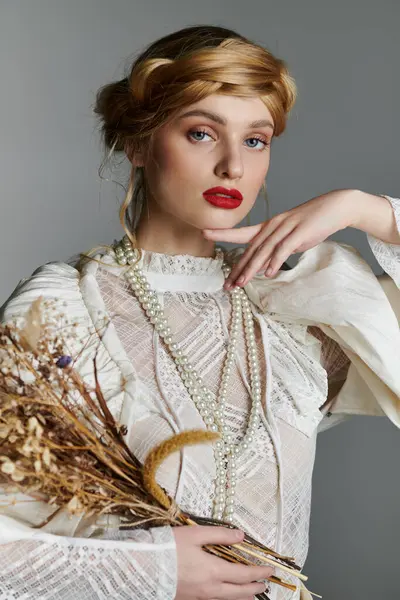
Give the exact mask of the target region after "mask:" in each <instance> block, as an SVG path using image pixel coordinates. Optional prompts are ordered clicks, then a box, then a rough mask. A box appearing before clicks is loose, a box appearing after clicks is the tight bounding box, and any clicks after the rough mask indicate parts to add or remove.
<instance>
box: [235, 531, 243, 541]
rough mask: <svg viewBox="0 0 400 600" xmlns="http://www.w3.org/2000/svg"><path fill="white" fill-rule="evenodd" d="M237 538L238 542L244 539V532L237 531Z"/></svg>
mask: <svg viewBox="0 0 400 600" xmlns="http://www.w3.org/2000/svg"><path fill="white" fill-rule="evenodd" d="M235 537H236V538H237V539H238V540H241V539H242V538H243V537H244V531H241V530H240V529H239V530H238V531H235Z"/></svg>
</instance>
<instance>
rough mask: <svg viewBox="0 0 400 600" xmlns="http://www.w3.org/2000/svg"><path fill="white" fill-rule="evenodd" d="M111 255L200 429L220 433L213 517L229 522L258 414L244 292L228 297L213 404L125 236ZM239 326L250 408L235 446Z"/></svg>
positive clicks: (248, 307)
mask: <svg viewBox="0 0 400 600" xmlns="http://www.w3.org/2000/svg"><path fill="white" fill-rule="evenodd" d="M114 251H115V256H116V259H117V261H118V263H119V264H120V265H130V266H129V268H128V269H127V270H126V272H125V278H126V279H127V281H128V282H129V284H130V287H131V289H132V291H133V293H134V294H135V296H136V297H137V299H138V301H139V302H140V304H141V306H142V308H143V310H144V311H145V313H146V315H147V317H148V318H149V321H150V322H151V323H152V324H153V325H154V328H155V329H156V331H157V332H158V334H159V336H160V337H161V338H162V339H163V341H164V343H165V345H166V347H167V348H168V350H169V352H170V354H171V356H172V358H173V360H174V362H175V365H176V367H177V369H178V372H179V375H180V377H181V380H182V382H183V384H184V385H185V387H186V389H187V391H188V393H189V395H190V397H191V399H192V400H193V402H194V403H195V405H196V407H197V409H198V411H199V413H200V414H201V416H202V418H203V421H204V423H205V425H206V426H207V428H208V429H209V430H210V431H214V432H220V433H221V439H220V440H217V441H216V442H215V447H214V455H215V461H216V480H215V495H214V507H213V517H214V518H215V519H220V520H222V519H223V520H225V521H229V522H233V520H234V518H233V514H234V498H235V491H236V489H235V488H236V480H237V473H236V466H237V465H236V459H237V457H238V455H239V454H240V452H241V450H246V449H247V448H248V447H249V444H251V443H252V442H253V439H254V434H255V431H256V428H257V426H258V423H259V420H260V411H261V381H260V369H259V364H258V360H257V346H256V341H255V333H254V322H253V314H252V310H251V304H250V302H249V300H248V298H247V295H246V292H245V291H244V290H243V289H241V288H234V289H233V290H232V291H231V292H230V296H231V301H232V315H231V322H230V332H229V333H230V335H229V342H228V348H227V354H226V359H225V364H224V367H223V371H222V379H221V384H220V387H219V390H218V393H217V402H216V401H215V400H213V395H212V393H211V392H210V391H209V390H208V389H207V387H206V386H205V385H204V382H203V381H202V379H201V377H199V376H198V374H197V373H196V371H195V370H194V367H193V365H191V364H190V363H189V361H188V358H187V357H186V356H185V355H184V354H183V352H182V350H181V349H180V348H179V345H178V344H177V343H176V342H174V338H173V335H172V332H171V328H170V327H169V325H168V321H167V319H166V318H165V314H164V311H163V310H162V308H161V305H160V304H159V302H158V298H157V293H156V292H154V291H152V290H151V289H150V285H149V283H148V281H147V280H146V277H145V276H144V275H143V271H142V270H141V269H140V268H139V267H138V265H137V263H138V261H139V259H140V256H141V253H140V252H139V251H138V250H137V249H136V248H134V247H133V246H132V243H131V241H130V239H129V238H128V236H124V238H123V239H122V241H121V242H118V243H117V244H116V245H115V246H114ZM217 255H218V256H219V257H221V256H222V257H223V253H222V251H221V250H220V249H217ZM222 268H223V271H224V275H225V277H227V276H228V274H229V272H230V267H229V266H228V265H227V264H226V263H223V265H222ZM241 321H243V325H244V330H245V340H246V351H247V358H248V362H249V368H250V383H251V386H250V387H251V399H252V407H251V411H250V416H249V420H248V424H247V429H246V432H245V434H244V436H243V438H242V439H241V440H240V441H239V442H238V443H236V444H235V443H233V436H232V434H231V433H230V429H229V427H228V425H226V420H225V404H226V398H227V390H228V382H229V377H230V376H231V374H232V370H233V366H234V363H235V356H236V349H237V342H238V335H239V326H240V323H241Z"/></svg>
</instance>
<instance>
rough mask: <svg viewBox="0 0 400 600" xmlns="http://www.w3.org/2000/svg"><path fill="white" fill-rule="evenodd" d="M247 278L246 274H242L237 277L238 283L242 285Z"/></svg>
mask: <svg viewBox="0 0 400 600" xmlns="http://www.w3.org/2000/svg"><path fill="white" fill-rule="evenodd" d="M245 279H246V278H245V276H244V275H241V276H240V277H239V279H237V280H236V283H238V284H239V285H242V283H244V280H245Z"/></svg>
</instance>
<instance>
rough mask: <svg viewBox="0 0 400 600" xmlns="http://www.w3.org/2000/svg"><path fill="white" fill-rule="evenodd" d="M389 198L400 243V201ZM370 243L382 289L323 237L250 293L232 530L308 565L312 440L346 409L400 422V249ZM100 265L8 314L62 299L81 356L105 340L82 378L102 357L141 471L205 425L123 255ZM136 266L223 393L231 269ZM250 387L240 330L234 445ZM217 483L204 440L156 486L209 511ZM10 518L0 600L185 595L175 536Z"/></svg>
mask: <svg viewBox="0 0 400 600" xmlns="http://www.w3.org/2000/svg"><path fill="white" fill-rule="evenodd" d="M386 198H387V199H388V201H389V202H390V203H391V205H392V207H393V210H394V213H395V216H396V222H397V225H398V230H399V232H400V200H399V199H394V198H390V197H388V196H386ZM368 240H369V243H370V246H371V249H372V251H373V252H374V254H375V256H376V258H377V260H378V262H379V263H380V265H381V266H382V268H383V269H384V270H385V272H386V275H384V276H382V277H381V278H377V277H376V276H375V275H374V274H373V272H372V270H371V268H370V267H369V266H368V264H367V263H366V262H365V261H364V260H363V259H362V258H361V256H360V255H359V253H358V252H357V251H356V250H355V249H354V248H352V247H351V246H348V245H346V244H338V243H335V242H332V241H326V242H323V243H322V244H319V245H318V246H316V247H314V248H312V249H310V250H308V251H306V252H304V253H303V254H302V255H301V257H300V259H299V261H298V264H297V265H296V266H295V267H294V268H293V269H291V270H289V271H280V272H279V273H278V274H277V275H276V276H275V277H274V278H272V279H267V278H265V277H261V276H257V277H255V278H254V279H253V280H252V281H251V282H250V283H249V284H248V285H247V286H246V290H247V293H248V295H249V298H250V299H251V301H252V303H253V313H254V318H255V323H256V336H257V346H258V357H259V362H260V365H261V372H262V380H263V414H262V421H261V423H260V425H259V427H258V430H257V433H256V436H255V440H254V442H253V444H252V445H251V447H250V448H248V449H247V450H245V451H243V453H242V454H241V455H240V456H239V457H238V461H237V463H238V467H237V474H238V483H237V492H236V499H235V522H236V523H237V524H238V525H239V526H240V527H242V528H243V529H245V530H246V531H247V532H248V533H249V534H250V535H252V536H253V537H255V538H257V539H259V540H260V541H261V542H262V543H264V544H266V545H268V546H271V547H273V548H275V549H276V550H278V551H279V552H281V553H284V554H286V555H290V556H293V557H294V558H295V560H296V562H297V564H299V565H301V566H302V565H303V564H304V562H305V559H306V556H307V550H308V531H309V518H310V505H311V478H312V471H313V465H314V456H315V447H316V436H317V433H318V432H319V431H322V430H324V429H326V428H328V427H330V426H332V425H334V424H336V423H338V422H340V421H341V420H343V419H346V418H348V417H349V415H351V414H367V415H385V414H386V415H387V416H388V417H389V418H390V419H391V420H392V421H393V423H395V424H396V425H397V426H398V427H400V402H399V400H400V373H399V369H398V357H399V355H400V331H399V324H398V323H399V319H400V292H399V289H398V288H400V245H393V244H386V243H383V242H381V241H380V240H377V239H376V238H374V237H373V236H368ZM96 258H97V259H98V261H99V262H95V261H93V262H90V263H88V264H87V265H86V266H85V267H84V268H83V269H82V270H81V271H80V272H79V271H77V270H76V269H75V268H74V267H73V266H70V265H68V264H65V263H49V264H47V265H44V266H43V267H40V268H39V269H37V270H36V271H35V273H34V274H33V275H32V276H31V277H30V278H28V279H26V280H22V281H21V282H20V283H19V285H18V286H17V288H16V290H15V291H14V293H13V294H12V296H11V297H10V298H9V300H8V301H7V302H6V304H5V305H4V306H3V308H2V315H1V318H2V320H4V321H8V320H10V319H11V318H14V317H16V318H19V317H22V316H23V315H24V314H25V312H26V311H27V310H28V308H29V306H30V304H31V303H32V301H33V300H35V299H36V298H37V297H38V296H40V295H42V296H45V297H46V298H56V299H57V300H58V301H60V303H62V302H66V307H64V311H65V312H66V313H67V314H68V316H69V317H71V321H74V320H75V321H76V320H77V321H79V323H80V327H79V331H80V333H81V338H80V340H77V341H75V342H74V348H73V349H74V350H75V351H76V353H78V351H79V350H81V348H82V345H83V344H84V342H85V340H87V330H88V329H89V330H90V331H91V332H93V334H94V335H97V337H95V342H94V343H93V344H91V345H89V347H87V348H86V349H85V351H84V352H82V354H81V357H80V359H79V361H78V363H77V368H78V369H79V370H80V372H81V374H82V375H83V376H84V377H85V379H86V380H87V381H88V382H89V383H90V382H93V370H92V361H91V359H92V358H93V353H94V352H95V351H96V353H97V358H98V363H99V377H100V385H101V387H102V390H103V393H104V395H105V398H106V400H107V402H108V406H109V408H110V410H111V412H112V413H113V415H114V416H115V418H116V419H117V420H118V421H120V422H121V423H124V424H125V425H126V426H127V430H128V433H127V435H126V437H125V439H126V442H127V443H128V445H129V446H130V448H131V449H132V450H133V452H134V453H135V455H136V456H137V457H138V458H139V459H140V460H144V458H145V457H146V455H147V453H148V452H149V451H150V449H151V448H153V447H154V446H155V445H156V444H157V443H158V442H160V441H161V440H164V439H165V438H167V437H169V436H171V435H173V434H174V433H178V432H180V431H183V430H185V429H194V428H197V429H205V424H204V422H203V420H202V418H201V415H200V414H199V413H198V411H197V408H196V407H195V405H194V404H193V402H192V400H191V399H190V397H189V396H188V394H187V391H186V389H185V387H184V385H183V384H182V382H181V380H180V377H179V375H178V372H177V370H176V367H175V364H174V362H173V360H172V359H171V357H170V356H169V354H168V352H167V351H166V349H165V347H164V345H163V343H162V342H161V341H160V339H159V337H158V335H157V334H156V332H155V331H154V329H153V327H152V325H151V324H150V323H149V321H148V319H147V318H146V316H145V315H144V313H143V310H142V308H141V307H140V304H139V303H138V301H137V300H136V298H135V296H134V295H133V293H132V292H131V290H130V289H129V286H128V285H127V283H126V281H125V279H124V277H123V271H124V269H125V268H124V267H120V266H119V265H118V264H117V263H116V261H115V258H114V256H113V254H112V253H107V254H104V255H101V256H100V255H99V256H97V257H96ZM141 267H142V269H143V271H144V273H145V275H146V277H147V279H148V281H149V283H150V286H151V288H152V289H153V290H155V291H156V292H157V293H158V297H159V300H160V303H161V304H162V306H163V308H164V311H165V312H166V315H167V317H168V320H169V323H170V325H171V328H172V331H173V334H174V337H175V340H176V341H178V343H179V344H180V345H181V346H182V349H183V351H184V353H185V354H186V355H187V356H188V357H189V360H190V362H191V363H192V364H195V365H196V370H197V372H198V374H199V375H200V376H201V377H202V379H203V380H204V381H205V382H206V385H207V386H208V388H209V390H210V391H211V393H212V394H213V395H215V394H216V392H217V390H218V386H219V382H220V379H221V372H222V366H223V362H224V359H225V353H226V347H227V341H228V327H229V319H230V311H231V304H230V300H229V294H228V293H227V292H225V291H224V290H223V288H222V286H223V282H224V277H223V273H222V268H221V267H222V262H221V260H220V259H212V258H199V257H193V256H187V255H185V256H167V255H163V254H158V253H153V252H144V253H143V257H142V265H141ZM104 316H106V318H107V319H108V320H109V321H110V322H109V325H108V326H107V328H106V329H105V331H104V332H103V335H102V336H101V339H100V337H99V336H98V334H96V333H95V332H96V326H98V324H99V323H100V322H102V321H101V319H102V318H103V317H104ZM122 380H124V382H125V383H124V385H122ZM248 391H249V372H248V365H247V364H246V358H245V352H244V341H243V332H241V336H240V343H239V347H238V352H237V360H236V368H235V370H234V374H233V376H232V378H231V380H230V389H229V390H228V400H227V404H226V408H227V414H226V422H227V424H228V425H229V426H230V427H231V430H232V433H233V435H234V436H236V437H237V438H240V437H241V436H242V435H243V431H244V429H245V426H246V423H247V416H248V414H249V408H250V400H249V393H248ZM214 477H215V464H214V458H213V449H212V446H207V445H197V446H192V447H188V448H185V449H183V450H182V451H181V452H180V453H176V454H174V455H172V456H170V457H169V458H168V459H167V460H166V461H165V462H164V464H163V465H162V466H161V468H160V469H159V471H158V474H157V481H158V482H159V483H160V484H161V485H162V486H163V487H164V488H165V489H166V490H167V492H168V493H169V494H170V495H171V496H173V497H174V498H175V499H176V501H177V502H178V504H179V505H180V506H181V507H182V508H183V509H185V510H188V511H191V512H193V513H196V514H198V515H203V516H211V512H212V503H213V493H214V484H213V480H214ZM19 498H23V497H22V495H21V496H20V497H19ZM3 501H4V502H6V501H7V497H6V496H5V497H3ZM27 506H28V507H29V509H27ZM0 512H1V513H2V514H0V542H1V544H0V600H14V599H16V598H18V599H21V598H29V599H32V600H34V599H36V598H42V599H46V600H47V599H49V600H50V598H51V599H52V600H69V599H70V598H71V599H72V598H79V599H81V600H97V599H103V598H104V599H105V598H108V597H113V598H114V599H126V600H128V599H132V598H135V599H138V600H150V599H151V600H155V599H160V600H161V599H163V600H173V598H174V597H175V593H176V581H177V561H176V547H175V542H174V537H173V533H172V529H171V528H170V527H160V528H152V529H150V530H149V531H144V530H138V531H128V532H119V531H118V529H117V526H118V523H117V519H111V518H106V517H103V518H102V519H98V520H97V521H94V520H93V519H92V520H91V521H90V522H89V521H88V520H85V519H83V518H80V517H74V518H72V519H68V518H67V517H66V516H65V514H63V513H61V514H60V515H59V516H58V518H57V519H56V520H54V521H53V522H51V523H50V524H49V525H48V526H46V527H45V528H44V529H33V528H32V525H34V524H35V523H39V522H41V521H42V520H43V519H44V518H45V516H47V515H48V514H49V513H48V507H47V506H46V505H45V504H43V503H40V502H31V503H30V504H29V505H26V504H25V505H23V504H22V505H18V504H17V505H15V506H12V507H10V506H7V507H6V506H4V507H3V509H0ZM277 574H278V575H281V576H282V577H283V578H284V579H289V580H290V577H289V578H288V577H287V575H286V574H283V573H280V572H277ZM294 583H296V581H295V580H294ZM311 588H312V585H311ZM316 591H317V590H316ZM271 598H272V600H289V599H290V600H298V599H299V598H300V592H299V591H298V592H296V593H293V592H291V591H290V590H285V589H284V588H281V587H278V586H276V585H272V594H271Z"/></svg>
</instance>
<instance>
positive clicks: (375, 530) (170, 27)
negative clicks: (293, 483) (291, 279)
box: [0, 0, 400, 600]
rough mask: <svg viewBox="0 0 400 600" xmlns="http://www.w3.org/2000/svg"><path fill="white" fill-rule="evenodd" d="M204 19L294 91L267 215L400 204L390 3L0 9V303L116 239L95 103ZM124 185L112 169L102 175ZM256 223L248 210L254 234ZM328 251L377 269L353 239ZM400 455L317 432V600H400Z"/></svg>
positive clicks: (99, 2) (386, 432) (54, 4)
mask: <svg viewBox="0 0 400 600" xmlns="http://www.w3.org/2000/svg"><path fill="white" fill-rule="evenodd" d="M203 23H209V24H214V25H222V26H225V27H230V28H233V29H237V30H238V31H239V32H240V33H243V34H244V35H247V36H249V37H250V38H252V39H254V40H255V41H258V42H261V43H263V44H264V45H266V46H267V47H268V48H269V49H270V50H271V51H272V52H275V53H276V54H278V56H280V57H282V58H284V59H286V60H287V62H288V64H289V67H290V69H291V72H292V74H293V75H294V77H295V79H296V81H297V84H298V88H299V99H298V102H297V105H296V108H295V110H294V112H293V115H292V117H291V119H290V122H289V127H288V130H287V132H286V133H285V134H284V135H283V136H282V137H281V138H279V139H276V140H275V142H274V144H273V149H272V161H271V167H270V171H269V174H268V180H267V188H268V193H269V198H270V204H271V214H276V213H278V212H282V211H283V210H286V209H288V208H291V207H293V206H295V205H297V204H300V203H302V202H305V201H306V200H309V199H311V198H312V197H314V196H316V195H318V194H322V193H324V192H327V191H329V190H331V189H336V188H347V187H349V188H358V189H363V190H365V191H369V192H372V193H386V194H388V195H392V196H399V194H400V176H399V167H398V164H399V151H398V142H399V138H400V119H399V117H398V104H399V97H400V83H399V76H398V73H399V69H398V63H399V59H400V41H399V35H398V29H399V26H400V3H399V2H398V1H396V0H392V1H391V0H380V1H379V2H378V0H375V2H373V1H367V0H350V1H349V0H347V1H345V0H336V1H335V2H324V1H321V0H303V1H302V2H299V1H296V0H291V1H282V0H280V2H268V1H266V0H262V1H260V0H246V2H240V1H239V0H229V2H227V1H225V2H223V1H220V0H202V2H199V1H194V0H168V2H162V1H161V0H157V1H155V0H153V1H147V2H138V1H136V2H135V1H133V0H129V1H128V0H112V1H111V0H108V1H106V0H68V2H66V1H62V0H35V1H34V2H33V1H28V0H25V1H23V0H0V81H1V94H0V132H1V135H0V178H1V182H2V187H1V196H0V197H1V220H0V235H1V250H2V252H1V257H2V258H1V263H0V269H1V273H0V285H1V288H0V304H1V303H2V302H3V301H4V300H5V299H6V298H7V297H8V295H9V294H10V293H11V291H12V289H13V288H14V287H15V285H16V284H17V282H18V280H19V279H21V278H22V277H26V276H28V275H29V274H30V273H31V272H32V271H33V269H35V268H36V267H37V266H39V265H40V264H43V263H45V262H48V261H51V260H62V259H66V258H67V257H69V256H70V255H72V254H74V253H76V252H79V251H84V250H87V249H89V248H90V247H92V246H95V245H98V244H100V243H103V242H106V243H111V242H112V241H113V240H114V238H118V237H120V235H121V229H120V225H119V220H118V200H120V199H121V198H122V194H123V192H122V190H121V188H120V187H118V186H117V185H115V184H113V183H111V182H109V181H103V182H102V183H101V182H100V179H99V177H98V174H97V169H98V167H99V164H100V162H101V159H102V153H101V148H100V146H99V137H98V133H97V131H96V129H95V125H96V122H95V120H94V118H93V116H92V111H91V105H92V103H93V100H94V95H95V92H96V90H97V88H98V87H99V86H101V85H103V84H105V83H107V82H108V81H109V80H112V79H113V78H116V77H120V76H121V74H122V72H123V68H124V66H125V65H126V64H128V62H129V58H133V57H134V55H135V53H136V52H138V51H139V50H140V49H141V48H142V47H143V46H144V45H145V44H148V43H149V42H151V41H153V40H154V39H156V38H158V37H160V36H162V35H165V34H167V33H169V32H171V31H174V30H176V29H179V28H181V27H185V26H188V25H195V24H203ZM126 173H127V170H126V163H125V164H124V163H123V162H122V164H121V165H120V167H119V168H118V173H114V177H116V176H117V178H118V180H119V181H121V182H124V177H125V175H126ZM106 176H107V177H110V176H111V174H110V173H109V172H108V174H107V173H106ZM263 219H265V206H264V204H263V202H262V200H261V199H260V200H259V203H258V205H257V207H256V209H255V211H253V214H252V222H253V223H254V222H257V221H259V220H263ZM333 239H336V240H337V241H344V242H346V243H350V244H352V245H354V246H355V247H357V248H358V249H359V250H360V251H361V252H362V253H363V255H364V256H365V258H366V259H367V260H368V261H369V262H370V263H371V265H372V266H373V268H374V269H375V270H376V272H377V273H379V272H380V269H379V267H378V266H377V264H376V262H375V261H374V259H373V257H372V254H371V252H370V250H369V248H368V244H367V241H366V236H365V234H364V233H363V232H359V231H356V230H354V229H346V230H344V231H341V232H339V233H338V234H335V235H334V236H333ZM293 261H295V258H292V259H290V260H289V263H291V264H292V265H293V264H294V262H293ZM399 451H400V435H399V432H398V430H397V429H395V427H394V426H393V425H392V424H391V423H390V422H389V421H387V420H386V419H383V418H376V419H371V418H367V417H364V418H356V419H353V420H351V421H350V422H347V423H345V424H342V425H340V426H338V427H336V428H333V429H332V430H329V431H327V432H326V433H323V434H321V435H320V436H319V443H318V452H317V461H316V467H315V475H314V496H313V509H312V526H311V539H310V542H311V547H310V553H309V559H308V561H307V564H306V565H305V569H304V570H305V573H307V574H308V575H309V577H310V578H309V584H310V588H311V590H312V591H315V592H318V593H320V594H322V595H323V597H324V599H325V600H333V599H335V600H336V599H340V600H354V599H361V598H362V599H363V600H370V599H371V600H372V599H374V600H376V598H385V600H390V599H395V598H396V599H398V598H399V583H398V557H399V553H398V541H397V540H398V539H399V536H400V519H399V508H398V507H399V499H400V494H399V492H400V486H399V468H398V457H399V456H400V453H399Z"/></svg>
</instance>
